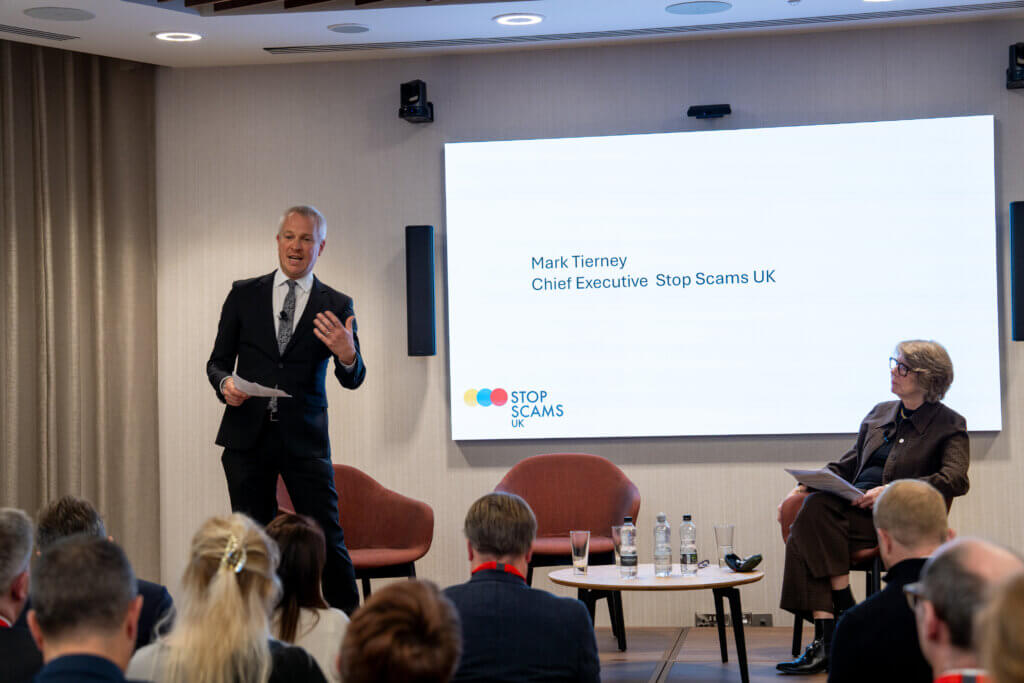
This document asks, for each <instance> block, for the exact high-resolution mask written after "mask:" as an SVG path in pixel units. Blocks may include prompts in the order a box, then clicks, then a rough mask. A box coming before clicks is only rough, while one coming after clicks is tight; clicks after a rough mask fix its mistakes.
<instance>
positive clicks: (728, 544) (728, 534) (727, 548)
mask: <svg viewBox="0 0 1024 683" xmlns="http://www.w3.org/2000/svg"><path fill="white" fill-rule="evenodd" d="M735 531H736V525H735V524H716V525H715V543H716V544H717V545H718V566H719V567H720V568H721V569H725V568H726V567H728V566H729V565H727V564H726V563H725V556H726V555H728V554H729V553H731V552H733V549H732V540H733V535H734V532H735Z"/></svg>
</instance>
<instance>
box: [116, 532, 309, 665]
mask: <svg viewBox="0 0 1024 683" xmlns="http://www.w3.org/2000/svg"><path fill="white" fill-rule="evenodd" d="M277 563H278V550H277V545H276V544H275V543H274V542H273V541H272V540H271V539H270V538H269V537H268V536H267V534H266V533H265V532H264V531H263V529H261V528H260V527H259V525H257V524H256V522H254V521H253V520H251V519H249V518H248V517H246V516H245V515H240V514H234V515H231V516H230V517H213V518H211V519H209V520H207V521H206V522H205V523H204V524H203V525H202V527H200V529H199V531H197V532H196V534H195V536H194V537H193V538H192V550H191V557H190V559H189V563H188V567H186V569H185V575H184V577H183V579H182V591H183V594H182V599H181V600H180V601H179V610H178V613H177V615H176V616H175V620H174V626H173V628H172V629H171V631H170V632H169V633H168V634H167V635H166V636H164V637H162V638H161V639H160V640H159V641H157V642H156V643H154V644H152V645H148V646H146V647H144V648H142V649H140V650H139V651H138V652H136V653H135V656H134V657H132V661H131V663H130V664H129V666H128V671H127V677H128V678H134V679H142V680H147V681H153V682H154V683H250V682H252V683H268V682H269V683H278V682H280V683H285V682H286V681H311V682H313V683H325V682H326V679H325V678H324V676H323V673H321V671H320V668H319V667H318V666H317V664H316V662H315V661H313V658H312V657H310V656H309V654H308V653H306V652H305V651H304V650H303V649H301V648H298V647H294V646H290V645H285V644H284V643H281V642H279V641H277V640H273V639H272V638H271V637H270V612H271V609H272V608H273V606H274V605H275V604H276V602H277V596H278V593H279V590H280V589H279V584H278V581H277V575H276V573H275V572H276V570H277Z"/></svg>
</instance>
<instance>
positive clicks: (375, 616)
mask: <svg viewBox="0 0 1024 683" xmlns="http://www.w3.org/2000/svg"><path fill="white" fill-rule="evenodd" d="M461 651H462V632H461V627H460V625H459V617H458V613H457V612H456V611H455V607H454V606H453V605H452V603H451V602H450V601H449V600H448V599H447V598H446V597H444V596H443V595H442V594H441V593H440V591H438V590H437V586H435V585H434V584H433V583H430V582H429V581H417V580H415V579H412V580H409V581H399V582H397V583H393V584H391V585H389V586H387V587H385V588H384V589H383V590H380V591H377V592H375V593H374V594H373V595H371V596H370V597H369V599H367V601H366V602H365V603H364V604H363V606H362V607H360V608H359V609H358V610H356V612H355V614H354V615H352V621H350V622H349V625H348V629H347V630H346V631H345V639H344V640H343V641H342V644H341V654H340V655H339V657H338V667H339V671H340V673H341V678H342V680H343V681H345V683H371V682H375V681H408V682H409V683H444V681H447V680H449V679H450V678H451V677H452V675H453V674H454V673H455V668H456V666H457V665H458V663H459V654H460V653H461Z"/></svg>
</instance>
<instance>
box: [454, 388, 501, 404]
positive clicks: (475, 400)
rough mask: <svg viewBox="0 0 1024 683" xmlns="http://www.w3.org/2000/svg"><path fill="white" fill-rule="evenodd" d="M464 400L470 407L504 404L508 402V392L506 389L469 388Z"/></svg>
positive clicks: (463, 396)
mask: <svg viewBox="0 0 1024 683" xmlns="http://www.w3.org/2000/svg"><path fill="white" fill-rule="evenodd" d="M462 400H463V401H465V403H466V405H467V406H469V407H471V408H472V407H473V406H482V407H484V408H487V407H488V406H503V405H505V404H506V403H508V392H507V391H505V390H504V389H468V390H466V393H465V394H463V395H462Z"/></svg>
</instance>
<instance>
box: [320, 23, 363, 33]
mask: <svg viewBox="0 0 1024 683" xmlns="http://www.w3.org/2000/svg"><path fill="white" fill-rule="evenodd" d="M327 30H328V31H334V32H335V33H366V32H367V31H369V30H370V27H369V26H364V25H363V24H332V25H330V26H328V27H327Z"/></svg>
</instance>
